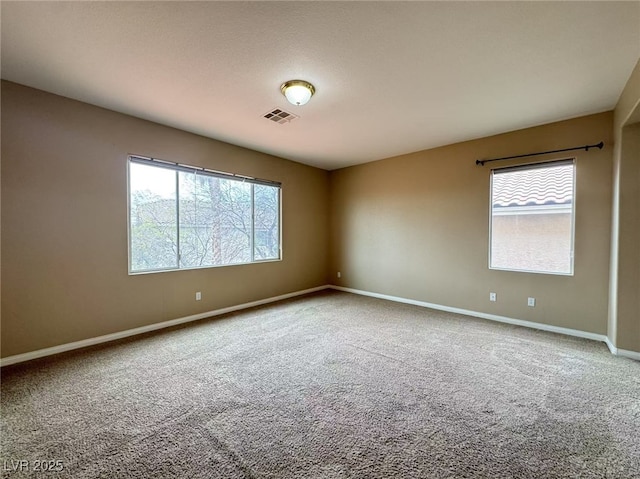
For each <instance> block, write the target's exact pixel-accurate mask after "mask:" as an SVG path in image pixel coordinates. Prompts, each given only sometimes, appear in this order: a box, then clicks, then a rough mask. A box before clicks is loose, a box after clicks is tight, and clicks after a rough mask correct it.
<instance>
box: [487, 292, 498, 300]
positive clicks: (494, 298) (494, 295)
mask: <svg viewBox="0 0 640 479" xmlns="http://www.w3.org/2000/svg"><path fill="white" fill-rule="evenodd" d="M489 301H498V296H497V295H496V293H489Z"/></svg>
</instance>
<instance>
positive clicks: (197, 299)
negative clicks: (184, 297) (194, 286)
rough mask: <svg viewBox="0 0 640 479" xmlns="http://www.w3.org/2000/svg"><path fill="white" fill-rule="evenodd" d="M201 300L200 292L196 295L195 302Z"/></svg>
mask: <svg viewBox="0 0 640 479" xmlns="http://www.w3.org/2000/svg"><path fill="white" fill-rule="evenodd" d="M201 299H202V293H201V292H200V291H198V292H197V293H196V301H200V300H201Z"/></svg>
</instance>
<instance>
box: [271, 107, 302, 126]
mask: <svg viewBox="0 0 640 479" xmlns="http://www.w3.org/2000/svg"><path fill="white" fill-rule="evenodd" d="M263 116H264V117H265V118H266V119H267V120H271V121H275V122H276V123H280V124H281V125H284V124H285V123H289V122H290V121H293V120H295V119H296V118H298V116H296V115H294V114H293V113H289V112H288V111H284V110H281V109H280V108H274V109H273V110H271V111H270V112H269V113H266V114H265V115H263Z"/></svg>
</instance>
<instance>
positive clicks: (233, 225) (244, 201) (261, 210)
mask: <svg viewBox="0 0 640 479" xmlns="http://www.w3.org/2000/svg"><path fill="white" fill-rule="evenodd" d="M277 259H280V184H279V183H276V182H270V181H265V180H257V179H254V178H245V177H239V176H235V175H230V174H226V173H219V172H213V171H209V170H204V169H201V168H193V167H188V166H184V165H176V164H173V163H166V162H162V161H159V160H153V159H147V158H140V157H133V156H132V157H129V271H130V272H131V273H140V272H148V271H165V270H172V269H188V268H203V267H210V266H223V265H230V264H242V263H251V262H255V261H266V260H277Z"/></svg>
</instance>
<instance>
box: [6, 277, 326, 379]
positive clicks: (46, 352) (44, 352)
mask: <svg viewBox="0 0 640 479" xmlns="http://www.w3.org/2000/svg"><path fill="white" fill-rule="evenodd" d="M328 288H329V285H324V286H317V287H315V288H309V289H304V290H302V291H294V292H293V293H287V294H281V295H280V296H274V297H271V298H266V299H260V300H258V301H252V302H250V303H243V304H238V305H236V306H229V307H228V308H222V309H216V310H213V311H206V312H204V313H198V314H194V315H191V316H185V317H183V318H177V319H171V320H169V321H163V322H161V323H154V324H149V325H148V326H141V327H139V328H133V329H127V330H126V331H119V332H117V333H111V334H105V335H104V336H98V337H95V338H89V339H83V340H81V341H75V342H73V343H67V344H61V345H59V346H53V347H51V348H45V349H38V350H37V351H31V352H28V353H23V354H16V355H14V356H7V357H6V358H2V359H0V367H2V366H9V365H10V364H16V363H22V362H24V361H30V360H32V359H37V358H42V357H45V356H51V355H53V354H58V353H64V352H66V351H71V350H73V349H80V348H86V347H87V346H93V345H96V344H100V343H106V342H109V341H114V340H116V339H122V338H126V337H129V336H135V335H137V334H143V333H148V332H150V331H156V330H158V329H164V328H169V327H171V326H177V325H179V324H184V323H189V322H191V321H198V320H199V319H205V318H211V317H213V316H219V315H221V314H226V313H232V312H234V311H239V310H241V309H247V308H253V307H255V306H260V305H263V304H267V303H273V302H275V301H282V300H283V299H288V298H293V297H295V296H300V295H303V294H309V293H315V292H316V291H322V290H325V289H328Z"/></svg>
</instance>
